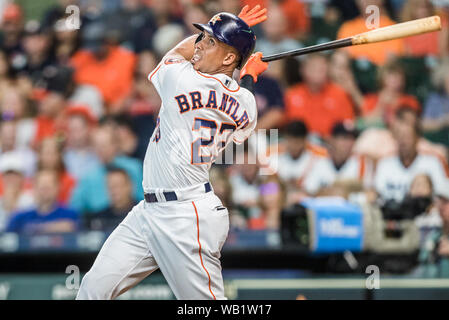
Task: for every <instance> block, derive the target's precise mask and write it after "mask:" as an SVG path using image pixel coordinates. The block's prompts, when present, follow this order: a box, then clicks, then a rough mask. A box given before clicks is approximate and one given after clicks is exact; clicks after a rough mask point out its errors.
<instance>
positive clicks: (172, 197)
mask: <svg viewBox="0 0 449 320" xmlns="http://www.w3.org/2000/svg"><path fill="white" fill-rule="evenodd" d="M211 190H212V187H211V186H210V183H209V182H207V183H205V184H204V192H205V193H208V192H210V191H211ZM162 194H163V195H164V198H165V201H176V200H178V196H177V195H176V192H174V191H164V192H162ZM144 197H145V201H146V202H148V203H152V202H163V201H160V200H158V199H157V197H156V193H145V194H144Z"/></svg>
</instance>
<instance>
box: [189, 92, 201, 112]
mask: <svg viewBox="0 0 449 320" xmlns="http://www.w3.org/2000/svg"><path fill="white" fill-rule="evenodd" d="M189 94H190V98H192V110H195V109H200V108H202V107H203V104H202V103H201V92H199V91H194V92H190V93H189Z"/></svg>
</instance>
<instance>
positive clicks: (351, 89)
mask: <svg viewBox="0 0 449 320" xmlns="http://www.w3.org/2000/svg"><path fill="white" fill-rule="evenodd" d="M329 77H330V79H331V81H333V82H335V83H336V84H338V85H339V86H340V87H342V88H343V89H344V90H345V91H346V92H347V93H348V94H349V96H350V97H351V99H352V103H353V105H354V107H355V109H354V111H356V113H357V115H360V114H361V107H362V104H363V94H362V92H361V90H360V88H359V86H358V84H357V80H356V78H355V76H354V73H353V71H352V69H351V58H350V57H349V54H348V52H347V51H344V50H337V51H335V52H334V53H333V54H332V56H331V59H330V63H329Z"/></svg>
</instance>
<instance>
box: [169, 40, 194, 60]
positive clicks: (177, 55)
mask: <svg viewBox="0 0 449 320" xmlns="http://www.w3.org/2000/svg"><path fill="white" fill-rule="evenodd" d="M198 37H199V36H198V35H197V34H195V35H192V36H190V37H188V38H186V39H184V40H183V41H181V42H180V43H178V44H177V45H176V47H174V48H173V49H171V50H170V51H169V52H167V53H166V54H165V56H164V58H163V59H162V60H163V61H165V59H168V58H173V59H183V60H186V61H190V60H191V59H192V57H193V51H194V50H195V41H196V40H197V38H198Z"/></svg>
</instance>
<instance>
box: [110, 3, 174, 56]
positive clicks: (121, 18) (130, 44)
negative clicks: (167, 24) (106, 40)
mask: <svg viewBox="0 0 449 320" xmlns="http://www.w3.org/2000/svg"><path fill="white" fill-rule="evenodd" d="M167 2H170V1H167ZM105 22H106V24H107V26H108V28H112V29H113V30H114V31H115V32H117V33H119V34H120V42H121V45H122V46H124V47H126V48H128V49H129V50H131V51H133V52H136V53H140V52H141V51H143V50H149V49H152V47H151V44H152V40H153V35H154V33H155V32H156V17H155V16H154V15H153V13H152V11H151V10H150V9H149V8H148V7H147V6H145V5H144V4H143V3H142V1H140V0H120V6H119V8H117V9H116V10H114V11H112V12H111V13H109V14H106V16H105Z"/></svg>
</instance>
